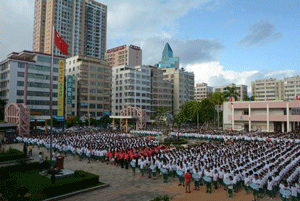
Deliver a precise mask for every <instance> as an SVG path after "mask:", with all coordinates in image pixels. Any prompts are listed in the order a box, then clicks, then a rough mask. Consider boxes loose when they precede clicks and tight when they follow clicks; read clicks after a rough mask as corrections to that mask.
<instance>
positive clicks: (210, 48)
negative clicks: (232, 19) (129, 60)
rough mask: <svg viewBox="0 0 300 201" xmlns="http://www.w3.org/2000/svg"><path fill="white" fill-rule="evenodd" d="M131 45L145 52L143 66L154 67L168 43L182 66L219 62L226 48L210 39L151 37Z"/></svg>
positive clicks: (137, 40) (136, 40) (135, 41)
mask: <svg viewBox="0 0 300 201" xmlns="http://www.w3.org/2000/svg"><path fill="white" fill-rule="evenodd" d="M129 41H130V43H132V44H135V45H138V46H140V47H141V48H142V50H143V64H146V65H147V64H149V65H154V64H155V63H158V62H159V61H160V60H161V56H162V52H163V49H164V46H165V44H166V43H167V42H168V43H169V44H170V46H171V48H172V50H173V53H174V56H175V57H179V59H180V65H181V66H185V65H187V64H193V63H203V62H211V61H217V58H218V53H219V52H220V51H221V50H222V49H223V48H224V47H223V45H222V44H221V43H219V42H218V41H216V40H210V39H195V40H179V39H174V38H170V37H159V36H156V37H149V38H143V39H132V40H129Z"/></svg>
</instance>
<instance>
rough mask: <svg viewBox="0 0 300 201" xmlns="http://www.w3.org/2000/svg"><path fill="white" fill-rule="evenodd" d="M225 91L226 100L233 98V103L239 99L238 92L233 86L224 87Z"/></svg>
mask: <svg viewBox="0 0 300 201" xmlns="http://www.w3.org/2000/svg"><path fill="white" fill-rule="evenodd" d="M226 88H227V90H226V91H225V93H224V98H226V99H227V100H228V99H230V98H234V100H235V101H237V100H238V99H239V97H240V96H241V95H240V94H239V93H238V92H237V87H236V86H233V87H229V86H227V87H226Z"/></svg>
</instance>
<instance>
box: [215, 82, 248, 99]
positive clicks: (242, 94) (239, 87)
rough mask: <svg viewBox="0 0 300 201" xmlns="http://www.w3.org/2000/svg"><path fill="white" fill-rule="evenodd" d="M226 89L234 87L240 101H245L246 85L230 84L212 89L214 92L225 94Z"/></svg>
mask: <svg viewBox="0 0 300 201" xmlns="http://www.w3.org/2000/svg"><path fill="white" fill-rule="evenodd" d="M227 87H236V92H237V93H238V94H239V95H240V96H239V98H240V99H241V100H245V97H246V96H247V95H248V87H247V85H236V84H235V83H230V84H228V85H225V86H217V87H214V92H226V91H227ZM236 101H237V100H236Z"/></svg>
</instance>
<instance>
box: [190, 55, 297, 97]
mask: <svg viewBox="0 0 300 201" xmlns="http://www.w3.org/2000/svg"><path fill="white" fill-rule="evenodd" d="M186 70H188V71H193V72H194V74H195V83H201V82H205V83H208V85H210V86H213V87H215V86H223V85H227V84H229V83H235V84H238V85H239V84H243V85H247V86H248V92H249V93H250V92H251V82H252V81H255V80H260V79H269V78H276V79H283V78H284V77H292V76H295V74H296V72H295V71H294V70H280V71H275V70H274V71H258V70H252V71H240V72H237V71H233V70H226V69H225V68H224V66H222V65H221V64H220V63H219V62H218V61H213V62H206V63H197V64H192V65H187V66H186Z"/></svg>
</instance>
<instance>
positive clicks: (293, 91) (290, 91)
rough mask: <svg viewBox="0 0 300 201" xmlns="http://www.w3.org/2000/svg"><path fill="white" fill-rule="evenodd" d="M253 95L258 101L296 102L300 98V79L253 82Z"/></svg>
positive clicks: (272, 79)
mask: <svg viewBox="0 0 300 201" xmlns="http://www.w3.org/2000/svg"><path fill="white" fill-rule="evenodd" d="M251 85H252V95H253V96H255V100H256V101H265V100H270V101H271V100H295V99H296V96H297V95H298V97H300V77H299V76H297V77H288V78H284V79H282V80H276V79H274V78H270V79H265V80H256V81H254V82H252V84H251Z"/></svg>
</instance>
